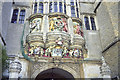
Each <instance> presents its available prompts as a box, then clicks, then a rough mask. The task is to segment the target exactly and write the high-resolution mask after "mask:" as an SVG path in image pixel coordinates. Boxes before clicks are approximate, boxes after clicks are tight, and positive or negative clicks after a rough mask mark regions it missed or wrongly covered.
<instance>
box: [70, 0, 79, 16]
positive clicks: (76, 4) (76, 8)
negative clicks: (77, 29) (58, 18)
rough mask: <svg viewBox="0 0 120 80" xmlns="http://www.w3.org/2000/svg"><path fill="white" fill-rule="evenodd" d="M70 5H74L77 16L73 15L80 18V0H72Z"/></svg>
mask: <svg viewBox="0 0 120 80" xmlns="http://www.w3.org/2000/svg"><path fill="white" fill-rule="evenodd" d="M71 2H73V3H74V5H71ZM70 7H74V11H75V16H72V15H71V17H77V18H80V4H79V0H71V1H70ZM71 14H72V13H71Z"/></svg>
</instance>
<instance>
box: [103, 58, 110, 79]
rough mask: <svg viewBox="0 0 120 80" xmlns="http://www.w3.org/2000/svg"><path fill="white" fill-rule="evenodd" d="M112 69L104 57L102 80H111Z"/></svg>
mask: <svg viewBox="0 0 120 80" xmlns="http://www.w3.org/2000/svg"><path fill="white" fill-rule="evenodd" d="M110 73H111V72H110V68H109V66H108V65H107V64H106V62H105V60H104V57H102V66H101V75H102V78H103V79H105V80H111V76H110Z"/></svg>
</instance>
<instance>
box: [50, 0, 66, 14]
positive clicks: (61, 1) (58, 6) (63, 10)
mask: <svg viewBox="0 0 120 80" xmlns="http://www.w3.org/2000/svg"><path fill="white" fill-rule="evenodd" d="M51 2H52V10H51V12H50V3H51ZM54 2H57V12H60V3H62V12H60V13H64V14H66V9H65V5H66V3H65V0H58V1H54V0H52V1H49V13H52V12H55V11H54V9H55V8H54Z"/></svg>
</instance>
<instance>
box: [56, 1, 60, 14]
mask: <svg viewBox="0 0 120 80" xmlns="http://www.w3.org/2000/svg"><path fill="white" fill-rule="evenodd" d="M59 6H60V5H59V1H57V12H60V9H59Z"/></svg>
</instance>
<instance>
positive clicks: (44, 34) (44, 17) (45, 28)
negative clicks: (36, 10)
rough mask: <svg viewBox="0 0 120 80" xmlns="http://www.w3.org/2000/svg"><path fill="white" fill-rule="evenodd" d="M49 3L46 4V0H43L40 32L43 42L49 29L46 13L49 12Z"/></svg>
mask: <svg viewBox="0 0 120 80" xmlns="http://www.w3.org/2000/svg"><path fill="white" fill-rule="evenodd" d="M48 9H49V5H48V0H44V12H43V14H44V15H43V22H42V32H43V40H44V42H45V41H46V33H47V32H48V31H49V18H48V15H47V14H48V13H49V10H48Z"/></svg>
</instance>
